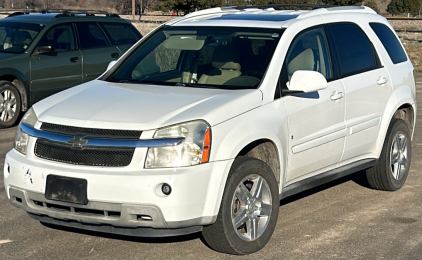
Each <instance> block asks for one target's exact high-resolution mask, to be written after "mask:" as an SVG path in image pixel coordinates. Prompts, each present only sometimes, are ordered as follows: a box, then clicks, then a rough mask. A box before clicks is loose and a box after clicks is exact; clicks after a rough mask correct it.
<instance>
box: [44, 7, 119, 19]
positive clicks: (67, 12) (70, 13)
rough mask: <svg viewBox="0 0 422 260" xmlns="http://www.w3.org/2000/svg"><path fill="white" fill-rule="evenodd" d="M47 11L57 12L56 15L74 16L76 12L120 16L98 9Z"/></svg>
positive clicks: (48, 11) (50, 11)
mask: <svg viewBox="0 0 422 260" xmlns="http://www.w3.org/2000/svg"><path fill="white" fill-rule="evenodd" d="M46 12H47V13H59V14H58V15H57V16H56V17H66V16H75V15H77V14H84V15H86V16H96V15H104V16H106V17H120V16H119V15H118V14H115V13H109V12H107V11H100V10H83V9H48V10H46Z"/></svg>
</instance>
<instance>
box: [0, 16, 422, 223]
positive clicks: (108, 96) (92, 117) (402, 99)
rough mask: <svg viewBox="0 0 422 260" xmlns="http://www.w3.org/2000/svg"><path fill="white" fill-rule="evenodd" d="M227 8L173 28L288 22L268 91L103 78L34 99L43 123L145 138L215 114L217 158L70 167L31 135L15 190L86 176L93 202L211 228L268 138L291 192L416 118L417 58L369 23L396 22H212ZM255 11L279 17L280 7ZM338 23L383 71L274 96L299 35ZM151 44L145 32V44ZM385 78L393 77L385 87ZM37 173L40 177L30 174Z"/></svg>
mask: <svg viewBox="0 0 422 260" xmlns="http://www.w3.org/2000/svg"><path fill="white" fill-rule="evenodd" d="M227 12H230V11H227ZM227 12H225V11H221V9H220V8H217V9H211V10H206V11H200V12H197V13H193V14H191V15H188V16H186V17H183V18H179V19H176V20H172V21H170V22H168V23H167V25H168V26H173V25H177V26H193V25H194V26H209V25H212V26H238V27H241V26H242V27H265V28H281V27H283V28H286V30H285V32H284V34H283V36H282V38H281V40H280V42H279V44H278V46H277V48H276V50H275V52H274V55H273V56H274V57H273V59H272V61H271V63H270V65H269V67H268V69H267V71H266V74H265V78H264V79H263V81H262V83H261V85H260V87H259V89H255V90H236V91H229V90H218V89H195V88H189V87H170V86H156V85H141V84H138V85H137V84H120V83H108V82H105V81H101V80H94V81H92V82H89V83H86V84H82V85H80V86H78V87H75V88H72V89H69V90H66V91H64V92H61V93H58V94H56V95H54V96H52V97H49V98H47V99H45V100H44V101H42V102H39V103H37V104H36V105H34V110H35V113H36V114H37V116H38V120H39V122H38V123H37V124H36V126H35V128H39V126H40V125H41V122H49V123H54V124H62V125H69V126H78V127H88V128H104V129H129V130H142V131H144V132H143V133H142V135H141V137H140V138H141V139H150V138H152V136H153V134H154V132H155V130H156V129H159V128H162V127H166V126H169V125H173V124H177V123H182V122H186V121H192V120H198V119H201V120H205V121H206V122H208V123H209V124H210V126H211V131H212V144H211V155H210V162H209V163H205V164H201V165H196V166H191V167H181V168H166V169H154V170H147V169H144V162H145V158H146V154H147V148H137V149H136V151H135V154H134V157H133V159H132V162H131V164H130V165H128V166H126V167H121V168H109V167H98V168H96V167H88V166H75V165H67V164H61V163H56V162H52V161H47V160H43V159H40V158H38V157H36V156H35V155H34V152H33V150H34V144H35V141H36V140H35V138H33V137H31V138H30V141H29V145H28V153H27V154H26V155H22V154H20V153H18V152H17V151H16V150H11V151H10V152H9V153H8V154H7V155H6V160H5V164H4V184H5V187H6V192H7V194H8V197H9V198H10V193H9V189H10V188H11V187H16V188H20V189H22V190H26V191H32V192H38V193H43V192H44V191H45V178H46V176H47V175H48V174H56V175H62V176H69V177H79V178H85V179H87V180H88V183H89V189H88V197H89V199H90V200H93V201H98V202H113V203H129V204H131V203H133V204H145V205H154V206H157V207H158V208H159V209H160V210H161V212H162V214H163V217H164V219H165V221H167V222H169V223H172V222H178V221H186V220H192V219H197V218H203V219H202V220H201V221H202V222H198V223H196V224H201V225H206V224H211V223H212V221H213V220H215V216H216V215H217V214H218V210H219V207H220V202H221V198H222V195H223V192H224V187H225V183H226V179H227V175H228V173H229V170H230V167H231V164H232V163H233V161H234V159H235V158H236V157H237V156H238V155H239V153H240V152H241V151H242V149H243V148H245V147H246V146H247V145H248V144H250V143H252V142H254V141H257V140H267V141H270V142H271V143H273V144H274V146H275V147H276V148H277V152H278V158H279V164H280V169H279V170H278V172H277V173H276V174H277V175H278V176H277V177H278V179H279V192H280V193H281V192H282V191H283V188H285V187H286V186H287V185H289V184H293V183H296V182H298V181H300V180H303V179H306V178H308V177H311V176H315V175H317V174H320V173H322V172H326V171H328V170H332V169H335V168H337V167H340V166H344V165H347V164H349V163H351V162H355V161H357V160H361V159H376V158H378V157H379V155H380V152H381V147H382V143H383V141H384V138H385V135H386V131H387V128H388V125H389V122H390V121H391V118H392V117H393V114H394V113H395V111H396V110H397V109H398V108H399V107H401V106H402V105H410V106H412V107H413V111H414V114H413V117H414V118H415V117H416V103H415V95H416V91H415V83H414V78H413V74H412V70H413V67H412V65H411V63H410V61H409V60H408V61H407V62H404V63H401V64H392V63H391V61H390V59H389V58H388V54H387V53H386V51H385V50H384V48H383V46H382V45H381V43H380V41H379V40H378V39H377V38H376V36H375V34H374V33H373V32H372V31H371V30H370V28H369V27H368V26H367V23H368V21H374V22H379V23H383V24H386V23H387V22H386V20H385V19H384V18H382V17H380V16H378V15H375V14H374V12H373V11H372V10H370V9H364V10H361V9H359V10H358V9H356V10H355V9H350V10H337V11H327V10H326V9H319V10H316V11H300V12H296V11H285V12H284V13H282V12H280V13H277V12H274V14H281V13H282V14H285V15H286V14H287V15H291V14H297V15H299V17H298V18H297V19H292V20H288V21H282V22H268V21H241V20H232V21H231V22H230V24H229V23H227V22H224V21H213V20H212V19H211V18H212V17H219V16H221V15H223V14H225V13H227ZM250 12H251V13H253V12H256V13H258V14H259V13H261V12H265V14H267V15H270V13H271V12H272V11H271V10H268V11H258V10H255V11H250ZM357 16H358V18H359V19H357ZM338 21H350V22H353V23H356V24H358V25H359V26H360V27H361V28H362V29H363V30H364V32H365V33H366V34H367V35H368V36H369V37H370V39H371V41H372V43H373V44H374V47H375V49H376V50H377V52H378V53H379V56H380V60H381V63H382V65H383V68H381V69H378V70H373V71H370V72H367V73H362V74H358V75H355V76H352V77H347V78H344V79H338V80H334V81H331V82H328V86H327V88H326V89H323V90H320V91H318V92H317V93H313V94H314V95H315V94H316V95H317V96H316V97H315V98H300V95H299V96H285V97H283V98H279V99H274V92H275V90H276V86H277V81H278V78H279V74H280V71H281V68H282V65H283V60H284V57H285V56H286V53H287V51H288V48H289V46H290V44H291V42H292V41H293V39H294V37H295V36H296V35H297V34H298V33H299V32H300V31H302V30H305V29H307V28H309V27H311V26H315V25H321V24H326V23H331V22H338ZM146 40H147V37H144V38H143V39H142V40H141V41H140V42H139V43H138V44H142V42H144V41H146ZM133 48H136V46H134V47H132V49H133ZM129 52H130V51H129ZM127 55H128V53H126V54H125V55H124V56H123V57H122V58H120V59H119V61H120V60H122V59H124V57H126V56H127ZM119 61H118V62H117V63H119ZM116 66H117V65H116ZM116 66H114V67H116ZM111 69H113V68H111ZM380 77H385V79H387V81H386V82H385V83H384V84H380V85H379V84H378V83H377V81H378V80H379V79H380ZM340 92H341V93H344V97H343V98H340V99H336V100H331V98H330V97H331V96H332V95H337V94H338V93H340ZM303 95H306V94H303ZM9 166H10V169H11V170H10V173H9V170H8V167H9ZM28 170H30V171H31V178H32V179H31V181H28V179H27V178H26V175H25V174H26V173H27V171H28ZM163 182H166V183H169V184H171V185H172V187H173V190H174V193H172V195H171V196H168V197H162V196H158V195H157V193H156V187H157V185H159V184H160V183H163ZM69 216H70V215H69ZM73 217H75V216H73Z"/></svg>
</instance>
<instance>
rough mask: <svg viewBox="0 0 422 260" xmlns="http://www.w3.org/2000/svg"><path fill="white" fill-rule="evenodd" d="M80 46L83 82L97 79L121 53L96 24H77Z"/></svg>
mask: <svg viewBox="0 0 422 260" xmlns="http://www.w3.org/2000/svg"><path fill="white" fill-rule="evenodd" d="M76 28H77V31H78V38H79V46H80V50H81V53H82V58H83V68H82V71H83V78H82V80H83V82H87V81H90V80H93V79H96V78H97V77H98V76H100V75H101V74H102V73H103V72H104V71H105V70H106V69H107V66H108V64H109V63H110V62H111V61H112V60H117V59H118V58H119V57H120V56H121V51H120V50H119V49H118V48H117V47H116V46H112V45H111V44H110V42H109V41H108V40H107V38H106V36H105V35H104V33H103V31H102V30H101V28H100V27H99V26H98V23H96V22H77V23H76Z"/></svg>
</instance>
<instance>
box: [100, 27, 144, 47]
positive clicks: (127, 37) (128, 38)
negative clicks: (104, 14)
mask: <svg viewBox="0 0 422 260" xmlns="http://www.w3.org/2000/svg"><path fill="white" fill-rule="evenodd" d="M98 24H99V25H100V26H101V29H103V31H104V32H105V34H106V35H107V38H108V39H109V40H110V42H111V44H112V45H115V46H117V47H118V48H119V49H120V51H121V52H122V53H125V52H126V51H127V50H128V49H129V48H130V47H132V45H133V44H135V43H136V42H137V41H138V40H140V39H141V38H142V35H141V34H140V33H139V31H138V30H136V29H135V28H134V27H133V25H131V24H126V23H106V22H100V23H98Z"/></svg>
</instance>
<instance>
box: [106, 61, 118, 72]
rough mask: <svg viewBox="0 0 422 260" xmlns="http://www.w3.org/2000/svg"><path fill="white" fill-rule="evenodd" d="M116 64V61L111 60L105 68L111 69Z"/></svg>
mask: <svg viewBox="0 0 422 260" xmlns="http://www.w3.org/2000/svg"><path fill="white" fill-rule="evenodd" d="M116 62H117V60H112V61H110V63H109V64H108V66H107V70H109V69H110V68H111V67H113V66H114V64H116Z"/></svg>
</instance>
